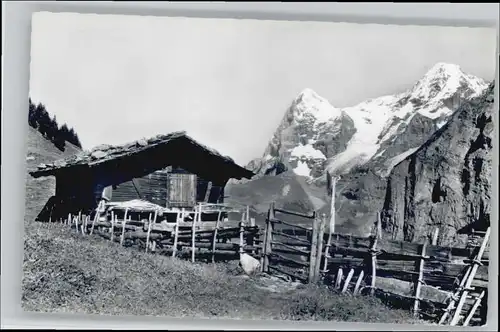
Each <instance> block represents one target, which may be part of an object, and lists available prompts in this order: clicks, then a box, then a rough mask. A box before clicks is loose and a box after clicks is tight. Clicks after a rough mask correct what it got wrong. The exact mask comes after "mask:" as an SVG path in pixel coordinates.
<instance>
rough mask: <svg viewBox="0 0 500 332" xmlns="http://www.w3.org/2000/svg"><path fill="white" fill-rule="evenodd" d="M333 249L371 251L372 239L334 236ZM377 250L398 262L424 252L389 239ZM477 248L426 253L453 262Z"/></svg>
mask: <svg viewBox="0 0 500 332" xmlns="http://www.w3.org/2000/svg"><path fill="white" fill-rule="evenodd" d="M280 232H282V233H285V234H290V235H294V236H296V237H303V238H306V237H308V236H310V232H311V231H310V230H307V231H306V230H304V229H302V228H300V229H297V228H294V229H280ZM323 241H324V243H327V242H328V234H325V236H324V239H323ZM331 241H332V248H331V250H335V249H334V248H333V247H337V248H339V250H342V249H344V250H346V249H361V250H369V249H370V245H371V238H370V237H366V238H364V237H358V236H351V235H342V234H334V235H333V236H332V240H331ZM377 249H378V250H380V251H382V252H385V253H386V255H387V257H389V256H392V257H393V258H394V259H396V260H402V259H407V260H415V259H416V258H419V257H420V254H419V253H420V252H421V250H422V244H419V243H412V242H404V241H393V240H388V239H384V238H382V239H379V241H378V243H377ZM475 251H477V248H459V247H443V246H437V245H428V246H427V248H426V252H427V253H428V256H430V257H432V258H436V259H442V260H444V261H451V260H454V259H469V258H470V257H472V256H473V255H474V254H475ZM483 259H484V260H489V248H487V249H486V251H485V253H484V255H483Z"/></svg>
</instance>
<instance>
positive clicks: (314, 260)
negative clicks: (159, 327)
mask: <svg viewBox="0 0 500 332" xmlns="http://www.w3.org/2000/svg"><path fill="white" fill-rule="evenodd" d="M144 212H145V211H139V214H138V215H139V216H140V215H144ZM134 213H136V216H135V217H134V218H132V215H133V214H134ZM146 215H147V216H148V218H146V219H144V218H140V217H139V218H138V217H137V211H134V210H133V209H121V210H120V209H117V208H116V207H115V208H113V209H106V208H104V205H103V206H100V207H99V208H98V209H97V213H95V216H93V218H90V216H82V215H78V216H71V215H68V218H67V219H66V220H63V222H64V223H66V224H68V225H69V226H70V227H72V228H75V229H76V230H78V231H79V232H81V233H82V234H93V233H95V234H98V235H100V236H102V237H104V238H106V239H109V240H111V241H113V242H118V243H120V244H121V245H123V246H136V247H137V246H138V247H140V248H142V249H143V250H145V251H146V252H158V253H162V254H167V255H171V256H172V257H180V256H184V257H186V256H187V257H190V259H191V261H193V262H194V261H195V260H196V258H198V259H199V260H201V259H204V260H207V261H212V262H214V261H215V260H219V259H223V260H230V259H239V257H240V255H241V254H242V253H248V254H250V255H252V256H253V257H255V258H257V259H260V262H261V269H262V272H268V273H271V272H278V273H281V274H284V275H287V276H289V277H290V278H293V279H297V280H300V281H302V282H310V283H315V282H319V281H322V282H326V283H328V284H330V285H331V286H332V287H334V288H337V289H338V290H339V291H340V292H342V293H347V292H348V293H351V294H353V295H358V294H363V293H367V292H368V293H371V294H373V295H376V296H379V297H382V298H384V299H385V300H386V301H388V302H393V303H394V304H395V305H397V306H398V307H405V306H406V307H407V308H408V309H410V310H412V311H413V312H414V314H415V315H416V316H420V317H424V318H427V319H432V320H434V321H436V322H439V323H440V324H445V323H446V324H449V325H459V324H461V325H464V326H467V325H477V324H482V323H484V319H485V314H484V312H485V308H486V302H487V301H486V299H487V291H488V262H489V249H488V241H489V234H490V229H488V230H487V232H485V233H482V234H479V235H482V236H481V237H480V238H481V241H479V242H480V245H479V246H474V247H470V248H467V247H444V246H438V245H435V244H429V243H424V244H417V243H409V242H402V241H393V240H387V239H384V238H382V237H381V236H380V234H378V233H379V229H380V227H377V228H376V229H377V234H375V235H374V236H371V237H367V238H363V237H356V236H350V235H342V234H332V233H326V232H325V229H326V223H327V219H326V216H325V215H322V216H318V215H317V214H316V213H314V212H313V213H311V214H310V215H307V214H300V213H296V212H292V211H286V210H283V209H277V208H275V206H274V203H272V204H271V205H270V208H269V211H268V216H267V218H266V227H265V232H261V230H260V229H259V227H258V226H256V225H255V221H254V220H253V219H251V218H250V213H249V209H248V207H247V208H246V209H245V210H243V211H240V213H239V215H240V218H239V220H237V218H234V217H232V218H229V219H230V220H224V221H222V220H219V218H217V221H215V222H214V221H202V220H201V218H202V210H201V209H200V210H199V211H198V212H197V211H186V210H182V211H180V212H178V213H177V214H176V217H175V220H174V221H173V222H167V220H166V219H165V218H163V220H162V221H160V218H159V216H158V212H157V211H146ZM290 218H292V219H294V220H293V221H291V220H290ZM378 226H379V225H378ZM479 233H480V232H479ZM261 235H264V236H263V238H261ZM475 235H478V232H476V234H475ZM396 281H399V282H396ZM398 285H399V286H398ZM395 286H397V287H395ZM480 307H481V308H482V309H483V311H482V312H481V310H479V312H478V309H479V308H480Z"/></svg>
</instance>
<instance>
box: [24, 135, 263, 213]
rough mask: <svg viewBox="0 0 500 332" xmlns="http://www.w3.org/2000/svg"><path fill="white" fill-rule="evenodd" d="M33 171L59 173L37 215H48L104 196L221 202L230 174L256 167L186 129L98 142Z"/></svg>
mask: <svg viewBox="0 0 500 332" xmlns="http://www.w3.org/2000/svg"><path fill="white" fill-rule="evenodd" d="M30 175H31V176H32V177H34V178H39V177H46V176H54V177H55V179H56V190H55V195H54V196H52V197H51V198H50V199H49V201H48V202H47V204H46V205H45V207H44V208H43V209H42V211H41V212H40V214H39V215H38V217H37V220H38V221H49V220H58V219H63V218H64V217H65V216H67V215H68V213H71V214H76V213H79V212H82V213H85V214H90V213H91V212H92V211H93V210H95V208H96V207H97V205H98V203H99V202H100V201H101V200H102V199H105V200H108V201H109V200H111V201H115V202H120V201H121V202H123V201H131V200H135V199H140V200H145V201H148V202H151V203H154V204H156V205H159V206H162V207H166V208H192V207H194V206H195V205H196V204H197V203H199V202H207V203H216V204H220V203H223V201H224V187H225V185H226V183H227V182H228V180H229V179H231V178H233V179H242V178H246V179H250V178H251V177H252V176H253V175H254V173H253V172H251V171H249V170H247V169H245V168H243V167H241V166H239V165H237V164H236V163H235V162H234V161H233V160H232V159H231V158H230V157H227V156H222V155H221V154H220V153H219V152H217V151H215V150H213V149H211V148H209V147H207V146H204V145H202V144H200V143H198V142H197V141H195V140H194V139H193V138H191V137H189V136H188V135H187V134H186V132H184V131H182V132H174V133H170V134H168V135H157V136H155V137H152V138H150V139H141V140H138V141H136V142H133V143H129V144H125V145H120V146H111V145H100V146H97V147H95V148H94V149H92V150H91V151H88V152H82V153H81V154H79V155H75V156H72V157H69V158H66V159H62V160H58V161H56V162H54V163H53V164H41V165H39V166H38V169H37V170H35V171H33V172H30Z"/></svg>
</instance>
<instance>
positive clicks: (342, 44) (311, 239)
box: [21, 12, 498, 327]
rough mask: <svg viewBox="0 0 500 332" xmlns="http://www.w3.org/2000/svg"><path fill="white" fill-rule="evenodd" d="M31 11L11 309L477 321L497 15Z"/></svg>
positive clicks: (483, 308) (481, 305)
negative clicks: (427, 20) (427, 21)
mask: <svg viewBox="0 0 500 332" xmlns="http://www.w3.org/2000/svg"><path fill="white" fill-rule="evenodd" d="M31 26H32V31H31V55H30V58H31V60H30V61H31V62H30V78H29V96H26V99H28V98H29V110H28V109H27V110H26V118H27V121H28V134H27V137H26V164H27V166H26V167H27V168H26V182H25V186H26V198H25V208H26V212H25V218H24V239H23V242H24V252H23V263H22V269H23V272H22V291H21V293H22V294H21V303H22V307H23V310H25V311H28V312H38V313H40V312H43V313H65V314H66V313H68V314H100V315H115V316H116V315H118V316H130V315H133V316H160V317H184V318H218V319H220V318H224V319H251V320H279V321H285V320H286V321H329V322H359V323H392V324H416V325H444V326H446V325H447V326H470V327H472V326H483V325H485V324H486V323H487V311H488V291H489V289H488V283H489V281H490V279H491V278H495V277H496V276H490V275H489V273H488V269H489V257H490V240H491V236H490V235H491V232H492V231H491V229H490V219H492V218H493V216H492V209H494V208H496V207H495V205H496V204H498V203H494V202H495V201H496V200H494V198H493V197H492V196H493V189H492V187H493V180H492V177H493V172H494V170H495V169H496V168H498V166H496V165H495V164H494V160H493V152H494V147H493V146H494V144H493V141H494V131H495V130H497V129H494V126H493V114H494V111H495V105H494V89H495V77H496V70H497V68H496V66H497V64H496V62H497V58H496V56H495V54H496V52H497V38H498V37H497V30H496V29H494V28H486V27H466V26H463V27H461V26H437V25H436V26H432V25H425V26H424V25H421V26H419V25H396V24H361V23H341V22H318V21H285V20H257V19H235V18H194V17H167V16H165V17H162V16H140V15H111V14H89V13H86V14H79V13H70V12H60V13H55V12H54V13H51V12H37V13H34V14H33V16H32V23H31ZM493 221H494V222H495V219H493ZM492 252H493V251H492ZM493 258H494V259H497V258H496V257H493Z"/></svg>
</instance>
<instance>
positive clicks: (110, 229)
mask: <svg viewBox="0 0 500 332" xmlns="http://www.w3.org/2000/svg"><path fill="white" fill-rule="evenodd" d="M233 212H234V211H233ZM239 212H240V213H239V214H240V216H241V218H240V220H219V219H218V218H217V221H202V220H201V217H202V214H203V212H199V211H198V212H197V211H188V210H181V211H179V212H178V213H176V218H175V222H167V221H166V220H165V219H163V220H161V221H160V218H159V216H158V211H153V210H152V211H148V210H140V209H139V210H134V209H132V208H117V207H113V208H111V209H109V208H106V207H105V206H101V205H100V206H99V208H98V209H97V210H96V213H95V215H94V216H93V217H92V218H91V216H85V215H83V216H82V215H81V214H79V215H76V216H72V215H71V214H70V215H68V218H67V219H65V220H62V222H64V223H65V224H67V225H68V226H69V227H70V228H74V229H76V230H77V231H78V232H81V233H82V234H88V235H90V234H96V235H99V236H101V237H103V238H106V239H108V240H110V241H113V242H117V243H120V245H122V246H125V247H139V248H142V249H143V250H144V251H145V252H155V253H160V254H166V255H171V256H172V257H180V256H183V257H186V256H188V257H190V258H191V261H192V262H194V261H195V260H196V258H199V259H203V260H208V261H210V260H211V261H212V262H214V261H215V260H219V259H221V260H231V259H238V258H239V255H240V254H242V253H248V254H250V255H252V256H254V257H260V247H259V246H258V245H256V244H255V243H256V242H258V241H259V236H260V230H259V228H258V227H257V226H256V225H255V220H254V219H253V218H250V215H249V211H248V208H247V209H246V210H243V211H239ZM132 215H134V218H133V217H132ZM137 215H139V216H140V215H142V216H144V215H147V216H148V218H147V219H141V218H137ZM189 219H191V220H189Z"/></svg>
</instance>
